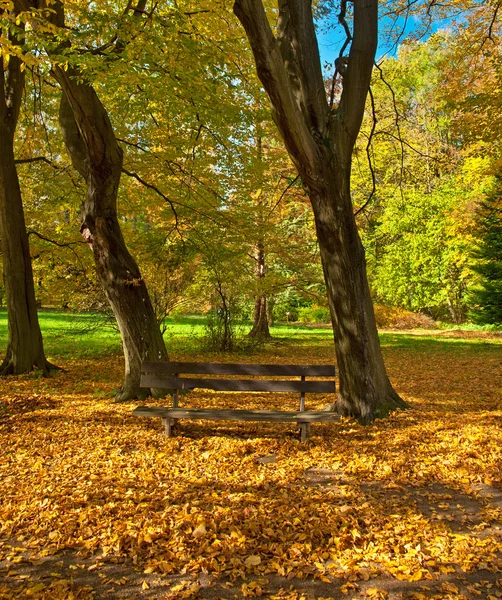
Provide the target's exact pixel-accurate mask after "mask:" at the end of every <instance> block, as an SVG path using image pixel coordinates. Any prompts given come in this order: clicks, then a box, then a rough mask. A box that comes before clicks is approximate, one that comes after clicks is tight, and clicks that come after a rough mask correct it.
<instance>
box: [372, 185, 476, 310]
mask: <svg viewBox="0 0 502 600" xmlns="http://www.w3.org/2000/svg"><path fill="white" fill-rule="evenodd" d="M461 204H462V197H461V195H460V194H459V193H457V192H455V191H454V190H451V189H446V190H436V191H435V192H433V193H431V194H419V193H408V194H406V195H404V196H403V197H402V196H400V195H396V196H394V197H391V198H389V199H388V200H387V204H386V206H385V208H384V210H383V212H382V215H381V217H380V222H379V224H378V225H377V227H376V229H375V234H374V238H373V239H372V241H371V243H372V248H371V250H370V252H372V255H371V256H370V259H371V261H372V263H373V264H372V284H373V289H374V291H375V293H376V295H377V297H378V298H379V299H381V300H382V301H383V302H384V303H386V304H389V305H397V306H402V307H404V308H406V309H408V310H410V311H414V312H426V313H428V314H430V315H431V316H433V317H434V318H438V317H441V316H444V315H445V314H446V310H447V309H448V310H449V312H450V316H451V318H452V320H454V321H456V322H459V321H461V320H462V318H463V316H464V313H465V310H466V289H467V283H468V280H469V276H470V271H469V264H468V252H467V250H466V248H465V239H464V238H463V236H462V235H459V234H458V233H457V232H456V228H455V226H456V218H457V211H459V210H460V207H461Z"/></svg>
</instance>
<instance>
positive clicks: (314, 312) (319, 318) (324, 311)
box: [298, 304, 331, 323]
mask: <svg viewBox="0 0 502 600" xmlns="http://www.w3.org/2000/svg"><path fill="white" fill-rule="evenodd" d="M298 320H299V321H300V322H302V323H331V315H330V313H329V308H328V307H327V306H318V305H317V304H314V305H313V306H302V307H301V308H299V309H298Z"/></svg>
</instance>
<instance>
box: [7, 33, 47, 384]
mask: <svg viewBox="0 0 502 600" xmlns="http://www.w3.org/2000/svg"><path fill="white" fill-rule="evenodd" d="M11 41H13V43H14V44H16V43H17V44H20V43H21V42H20V41H19V40H17V41H16V40H14V39H13V40H11ZM23 89H24V75H23V72H22V71H21V62H20V60H19V59H18V58H17V57H15V56H10V58H9V62H8V64H7V65H5V64H4V60H3V58H2V57H0V235H1V237H2V240H1V247H2V254H3V275H4V283H5V298H6V304H7V314H8V328H9V334H8V342H7V350H6V355H5V358H4V361H3V363H2V365H1V366H0V375H10V374H12V375H18V374H20V373H26V372H29V371H32V370H33V369H40V370H41V371H42V372H43V374H44V375H48V372H49V370H50V369H51V368H56V367H54V365H51V363H49V361H48V360H47V359H46V357H45V353H44V346H43V341H42V333H41V331H40V325H39V322H38V313H37V305H36V300H35V286H34V283H33V271H32V265H31V256H30V248H29V242H28V234H27V232H26V225H25V219H24V210H23V201H22V196H21V188H20V186H19V178H18V175H17V170H16V165H15V162H14V136H15V131H16V126H17V121H18V117H19V110H20V106H21V98H22V93H23Z"/></svg>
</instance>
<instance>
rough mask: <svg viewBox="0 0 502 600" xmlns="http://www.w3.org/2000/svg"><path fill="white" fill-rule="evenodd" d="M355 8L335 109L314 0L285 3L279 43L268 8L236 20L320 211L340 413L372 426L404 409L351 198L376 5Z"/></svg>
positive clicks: (254, 1) (249, 8)
mask: <svg viewBox="0 0 502 600" xmlns="http://www.w3.org/2000/svg"><path fill="white" fill-rule="evenodd" d="M353 5H354V27H353V32H352V43H351V47H350V54H349V57H348V58H346V59H344V61H343V62H344V68H343V71H344V73H343V92H342V95H341V98H340V102H339V103H338V106H336V107H335V108H334V109H330V107H329V106H328V102H327V98H326V92H325V88H324V81H323V77H322V70H321V63H320V59H319V51H318V47H317V40H316V36H315V30H314V23H313V18H312V10H311V3H310V2H309V1H308V0H278V7H279V17H278V22H277V30H276V35H274V33H273V32H272V29H271V27H270V25H269V21H268V17H267V15H266V13H265V10H264V7H263V3H262V0H236V1H235V4H234V11H235V14H236V15H237V17H238V18H239V20H240V21H241V23H242V24H243V26H244V28H245V30H246V34H247V36H248V38H249V41H250V44H251V48H252V50H253V54H254V57H255V61H256V66H257V71H258V76H259V77H260V80H261V82H262V83H263V86H264V87H265V90H266V91H267V93H268V95H269V97H270V101H271V103H272V107H273V116H274V120H275V122H276V124H277V127H278V129H279V131H280V133H281V135H282V137H283V139H284V143H285V146H286V148H287V150H288V152H289V155H290V156H291V158H292V160H293V162H294V163H295V165H296V167H297V169H298V172H299V174H300V176H301V178H302V181H303V184H304V185H305V187H306V189H307V191H308V193H309V197H310V200H311V203H312V207H313V210H314V216H315V222H316V230H317V236H318V241H319V247H320V252H321V260H322V265H323V270H324V277H325V281H326V288H327V294H328V301H329V306H330V312H331V320H332V324H333V334H334V339H335V350H336V356H337V363H338V370H339V378H340V386H339V395H338V401H337V410H338V411H339V412H340V413H342V414H344V415H350V416H354V417H356V418H358V419H359V420H360V421H361V422H364V423H368V422H370V421H372V420H373V419H375V418H376V417H382V416H385V415H387V414H388V413H389V411H391V410H392V409H395V408H404V407H406V403H405V402H404V401H403V400H402V399H401V398H400V397H399V396H398V394H397V393H396V392H395V391H394V389H393V388H392V386H391V384H390V382H389V379H388V377H387V373H386V371H385V366H384V363H383V358H382V354H381V349H380V345H379V341H378V333H377V329H376V323H375V317H374V312H373V304H372V301H371V297H370V292H369V287H368V281H367V276H366V265H365V258H364V249H363V247H362V244H361V240H360V238H359V234H358V232H357V227H356V223H355V219H354V214H353V207H352V201H351V196H350V169H351V156H352V150H353V147H354V144H355V141H356V138H357V135H358V133H359V129H360V126H361V122H362V118H363V114H364V106H365V101H366V96H367V93H368V88H369V83H370V78H371V71H372V66H373V60H374V56H375V51H376V43H377V20H378V15H377V5H378V0H353Z"/></svg>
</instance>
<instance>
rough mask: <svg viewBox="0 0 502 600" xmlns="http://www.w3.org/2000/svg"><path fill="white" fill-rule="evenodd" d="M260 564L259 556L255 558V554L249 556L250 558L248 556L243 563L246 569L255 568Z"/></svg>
mask: <svg viewBox="0 0 502 600" xmlns="http://www.w3.org/2000/svg"><path fill="white" fill-rule="evenodd" d="M260 563H261V558H260V557H259V556H257V555H256V554H251V556H248V557H247V558H246V560H245V561H244V564H245V565H246V567H256V566H257V565H259V564H260Z"/></svg>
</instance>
